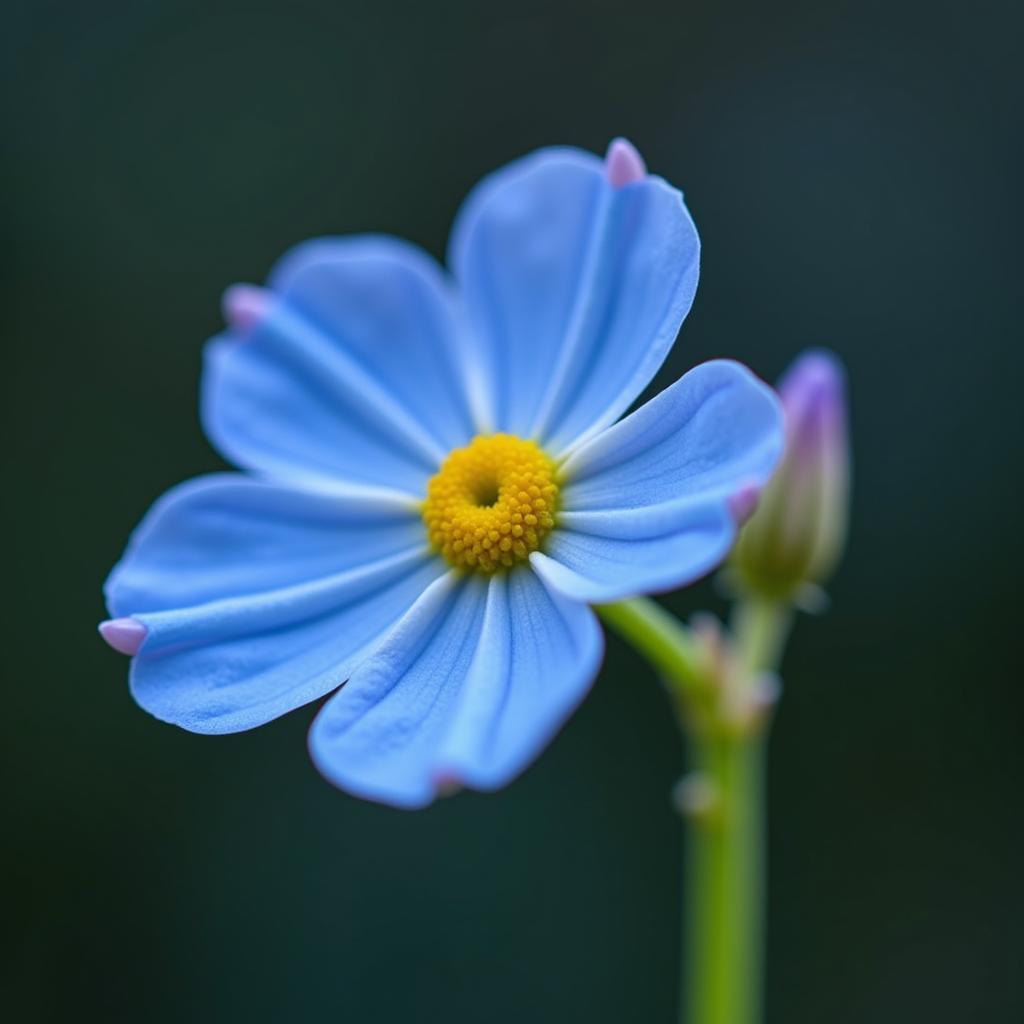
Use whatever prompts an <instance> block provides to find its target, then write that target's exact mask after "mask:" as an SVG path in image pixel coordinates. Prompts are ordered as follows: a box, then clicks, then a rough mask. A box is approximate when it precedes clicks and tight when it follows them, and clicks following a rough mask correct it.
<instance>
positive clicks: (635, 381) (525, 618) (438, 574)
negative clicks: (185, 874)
mask: <svg viewBox="0 0 1024 1024" xmlns="http://www.w3.org/2000/svg"><path fill="white" fill-rule="evenodd" d="M698 252H699V245H698V240H697V234H696V231H695V230H694V227H693V223H692V221H691V220H690V217H689V215H688V213H687V211H686V208H685V207H684V205H683V202H682V197H681V195H680V193H679V192H677V191H676V190H675V189H673V188H672V187H670V186H669V185H668V184H666V183H665V182H664V181H663V180H661V179H660V178H657V177H653V176H649V175H647V173H646V170H645V168H644V165H643V162H642V161H641V160H640V158H639V156H638V155H637V154H636V151H635V150H634V149H633V148H632V147H630V146H629V145H628V144H627V143H625V142H623V141H621V140H618V141H617V142H616V143H615V144H613V146H612V148H611V150H610V153H609V157H608V159H607V161H602V160H600V159H598V158H596V157H594V156H592V155H590V154H588V153H584V152H581V151H579V150H574V149H549V150H543V151H540V152H538V153H536V154H533V155H532V156H529V157H526V158H525V159H522V160H520V161H517V162H516V163H513V164H511V165H510V166H508V167H506V168H504V169H503V170H501V171H498V172H497V173H495V174H493V175H492V176H490V177H489V178H487V179H485V181H484V182H483V183H482V184H480V185H479V186H478V187H477V188H476V189H475V190H474V191H473V193H472V194H471V195H470V197H469V199H468V200H467V202H466V204H465V205H464V207H463V208H462V210H461V212H460V213H459V216H458V219H457V221H456V224H455V228H454V231H453V234H452V240H451V248H450V253H449V266H450V268H451V276H449V275H448V274H446V273H445V272H444V271H443V270H441V269H440V268H439V267H438V266H437V265H436V264H435V263H434V262H433V261H432V260H431V259H430V258H429V257H427V256H426V255H425V254H423V253H422V252H420V251H419V250H417V249H415V248H413V247H412V246H410V245H407V244H405V243H403V242H399V241H396V240H394V239H389V238H383V237H359V238H348V239H324V240H319V241H314V242H308V243H306V244H305V245H301V246H299V247H298V248H297V249H295V250H293V251H292V252H290V253H289V254H288V255H286V256H285V257H284V259H283V260H281V262H280V263H279V264H278V265H277V267H276V268H275V269H274V271H273V272H272V274H271V275H270V279H269V282H268V285H267V287H266V288H265V289H258V288H253V287H250V286H236V287H235V288H233V289H231V290H230V291H229V293H228V295H227V296H226V298H225V309H226V313H227V316H228V321H229V327H228V330H227V331H226V332H225V333H224V334H223V335H221V336H220V337H218V338H216V339H214V340H213V341H212V342H211V343H210V345H209V347H208V350H207V357H206V365H205V371H204V377H203V389H202V417H203V423H204V426H205V429H206V432H207V433H208V435H209V436H210V438H211V439H212V441H213V442H214V444H215V445H216V446H217V447H218V448H219V449H220V450H221V452H223V453H224V455H225V456H227V457H228V458H229V459H231V460H232V461H233V462H235V463H236V464H237V465H239V466H241V467H242V468H243V469H245V470H248V471H249V472H250V473H251V474H252V475H247V474H218V475H214V476H210V477H204V478H200V479H198V480H193V481H191V482H189V483H186V484H183V485H182V486H180V487H178V488H176V489H174V490H172V491H171V492H170V493H169V494H167V495H165V496H164V497H163V498H162V499H160V501H158V502H157V504H156V505H155V506H154V508H153V509H152V510H151V511H150V512H149V514H148V515H147V516H146V517H145V519H144V521H143V523H142V524H141V526H140V527H139V528H138V529H137V530H136V532H135V534H134V536H133V537H132V540H131V542H130V544H129V546H128V550H127V551H126V553H125V555H124V557H123V558H122V560H121V562H120V563H119V564H118V566H117V567H116V568H115V569H114V571H113V573H112V574H111V576H110V579H109V580H108V582H107V588H106V593H107V601H108V605H109V607H110V611H111V614H112V615H113V616H116V617H117V618H116V619H115V620H114V621H113V622H111V623H106V624H104V626H103V627H102V629H103V631H104V635H105V636H106V637H107V638H108V640H109V641H110V642H111V644H112V646H115V647H117V648H118V649H119V650H122V651H125V652H126V653H131V654H133V655H134V656H133V659H132V666H131V673H130V680H131V688H132V692H133V694H134V696H135V698H136V700H137V701H138V702H139V703H140V704H141V705H142V706H143V707H144V708H146V709H147V710H149V711H150V712H152V713H153V714H154V715H156V716H157V717H158V718H161V719H164V720H166V721H169V722H173V723H175V724H177V725H180V726H182V727H184V728H186V729H190V730H193V731H196V732H205V733H225V732H233V731H237V730H240V729H247V728H251V727H253V726H256V725H260V724H261V723H263V722H266V721H269V720H270V719H272V718H275V717H277V716H279V715H281V714H284V713H285V712H287V711H290V710H292V709H294V708H297V707H299V706H300V705H302V704H305V703H308V702H309V701H313V700H316V699H317V698H319V697H322V696H324V695H325V694H328V693H331V692H332V691H334V693H333V696H331V698H330V699H329V700H328V701H327V703H326V704H325V705H324V706H323V708H322V709H321V710H320V712H319V713H318V715H317V717H316V719H315V721H314V724H313V727H312V730H311V733H310V749H311V752H312V756H313V759H314V761H315V762H316V764H317V766H318V767H319V768H320V770H321V771H322V772H323V773H324V774H325V775H326V776H327V777H328V778H329V779H331V780H332V781H333V782H335V783H336V784H338V785H339V786H342V787H344V788H345V789H347V790H349V791H351V792H353V793H357V794H359V795H362V796H366V797H370V798H373V799H377V800H382V801H385V802H389V803H393V804H397V805H400V806H419V805H423V804H425V803H428V802H430V801H431V800H432V799H433V798H434V796H435V795H436V794H437V793H438V792H440V791H443V790H445V789H447V788H448V787H449V786H450V785H452V784H453V783H459V784H464V785H469V786H474V787H477V788H481V789H491V788H495V787H497V786H500V785H502V784H504V783H505V782H507V781H508V780H509V779H511V778H512V777H513V776H514V775H515V774H516V773H518V772H519V771H520V770H522V768H523V767H525V765H526V764H528V763H529V761H530V760H531V759H532V758H533V757H534V756H535V755H536V754H537V753H538V751H539V750H540V749H541V748H542V747H543V745H544V744H545V743H546V742H547V741H548V739H549V738H550V737H551V736H552V735H553V733H554V732H555V730H556V729H557V728H558V727H559V725H560V724H561V722H562V721H563V720H564V719H565V717H566V716H567V715H568V714H569V712H570V711H571V710H572V709H573V708H574V707H575V706H576V704H577V703H578V702H579V701H580V699H581V698H582V697H583V695H584V694H585V693H586V691H587V689H588V687H589V686H590V683H591V681H592V679H593V677H594V675H595V674H596V672H597V669H598V666H599V662H600V658H601V653H602V637H601V632H600V628H599V626H598V624H597V621H596V618H595V616H594V614H593V612H592V611H591V610H590V608H589V607H588V606H587V604H588V602H590V603H593V602H608V601H614V600H617V599H619V598H624V597H628V596H632V595H636V594H639V593H642V592H646V591H652V590H664V589H668V588H673V587H677V586H680V585H682V584H684V583H686V582H689V581H691V580H693V579H694V578H696V577H698V576H700V575H702V574H704V573H706V572H707V571H709V570H710V569H711V568H713V567H714V566H715V565H716V564H717V563H718V562H719V561H720V560H721V559H722V558H723V557H724V556H725V554H726V552H727V551H728V550H729V548H730V547H731V545H732V543H733V540H734V537H735V532H736V519H735V515H734V512H733V507H734V505H733V498H734V496H735V494H736V493H737V492H738V491H739V490H741V489H742V488H743V487H746V486H749V485H750V484H751V482H753V483H754V484H755V485H758V486H759V485H761V484H763V483H764V482H765V481H766V480H767V479H768V477H769V475H770V473H771V471H772V469H773V467H774V465H775V462H776V459H777V457H778V454H779V452H780V450H781V420H780V413H779V409H778V405H777V402H776V400H775V398H774V395H773V394H772V392H771V391H770V389H768V388H767V387H766V386H764V385H763V384H761V382H759V381H758V380H756V379H755V378H754V377H753V375H752V374H750V373H749V372H748V371H747V370H746V369H744V368H743V367H741V366H739V365H738V364H736V363H732V362H725V361H720V362H714V363H707V364H705V365H703V366H700V367H698V368H697V369H695V370H693V371H691V372H690V373H688V374H687V375H686V376H685V377H683V378H682V379H681V380H679V381H678V382H677V383H675V384H674V385H672V386H671V387H670V388H668V389H667V390H665V391H663V392H662V393H661V394H660V395H658V396H657V397H656V398H654V399H653V400H652V401H651V402H649V403H648V404H647V405H645V406H643V407H641V408H640V409H638V410H637V411H636V412H634V413H632V414H631V415H629V416H627V417H626V418H625V419H622V420H621V421H619V422H616V420H618V419H619V417H620V416H621V415H622V414H623V413H624V412H625V410H626V409H627V408H628V407H629V405H630V404H631V403H632V402H633V401H634V400H635V399H636V397H637V396H638V395H639V394H640V392H641V391H642V390H643V388H644V387H645V386H646V385H647V384H648V383H649V381H650V380H651V378H652V376H653V375H654V373H655V371H656V370H657V369H658V367H659V366H660V365H661V363H662V361H663V360H664V358H665V356H666V355H667V354H668V351H669V349H670V348H671V346H672V344H673V342H674V340H675V336H676V334H677V332H678V330H679V326H680V324H681V322H682V320H683V318H684V317H685V315H686V313H687V311H688V310H689V308H690V304H691V302H692V300H693V295H694V290H695V288H696V284H697V270H698Z"/></svg>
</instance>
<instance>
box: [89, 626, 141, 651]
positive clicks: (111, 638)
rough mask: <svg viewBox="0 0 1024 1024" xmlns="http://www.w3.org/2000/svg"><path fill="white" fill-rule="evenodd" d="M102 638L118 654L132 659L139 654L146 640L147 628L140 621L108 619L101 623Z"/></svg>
mask: <svg viewBox="0 0 1024 1024" xmlns="http://www.w3.org/2000/svg"><path fill="white" fill-rule="evenodd" d="M100 636H101V637H103V639H104V640H106V642H107V643H108V644H109V645H110V646H111V647H113V648H114V650H115V651H117V652H118V654H127V655H128V656H129V657H131V656H132V655H135V654H138V653H139V648H140V647H141V646H142V641H143V640H145V639H146V627H145V626H144V625H143V624H142V623H141V622H139V621H138V619H107V621H106V622H101V623H100Z"/></svg>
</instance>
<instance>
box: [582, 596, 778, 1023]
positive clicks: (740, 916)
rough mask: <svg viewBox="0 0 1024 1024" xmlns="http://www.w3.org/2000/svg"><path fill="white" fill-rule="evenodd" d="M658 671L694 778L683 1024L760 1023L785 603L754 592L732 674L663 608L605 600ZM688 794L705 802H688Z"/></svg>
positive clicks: (614, 621) (739, 620)
mask: <svg viewBox="0 0 1024 1024" xmlns="http://www.w3.org/2000/svg"><path fill="white" fill-rule="evenodd" d="M598 612H599V614H600V615H601V618H602V619H603V620H604V621H605V623H607V624H608V625H609V626H610V627H612V628H613V629H615V630H616V631H617V632H618V633H619V634H621V635H622V636H623V638H624V639H626V640H628V641H629V642H630V643H631V644H632V645H633V646H634V647H636V648H637V650H638V651H639V652H640V653H641V654H643V655H644V657H646V658H647V660H648V661H649V662H650V663H651V664H652V665H653V666H654V668H655V669H657V670H658V671H659V672H660V673H661V674H662V675H663V677H665V679H666V681H667V682H668V684H669V687H670V692H672V693H673V695H674V696H675V697H676V699H677V709H678V711H679V720H680V723H681V726H682V728H683V730H684V732H685V733H686V735H687V736H688V738H689V746H690V757H691V761H692V764H693V774H692V775H691V776H690V780H691V781H692V782H693V783H696V785H691V786H687V787H684V791H683V792H684V797H683V800H682V803H683V808H684V810H685V811H686V813H687V815H688V818H689V824H690V827H689V829H688V834H687V858H686V863H687V869H686V879H685V887H684V890H685V896H684V898H685V902H684V906H683V917H684V922H685V939H684V941H685V947H686V952H685V963H684V980H683V999H682V1004H683V1020H684V1021H685V1022H686V1024H756V1022H757V1021H758V1020H759V1019H760V1017H761V989H762V973H763V970H762V964H763V944H764V934H763V933H764V828H765V808H764V803H765V801H764V755H765V738H766V724H767V716H766V715H765V714H764V713H763V703H764V697H763V689H760V692H759V688H760V687H761V686H762V683H763V677H764V674H765V673H770V672H773V671H774V670H775V668H776V667H777V665H778V662H779V659H780V657H781V654H782V649H783V647H784V645H785V640H786V636H787V635H788V632H789V626H790V621H791V611H790V608H789V606H788V604H787V603H786V602H779V601H770V600H765V599H763V598H758V597H744V598H742V599H741V600H740V602H739V603H738V605H737V607H736V609H735V615H734V618H733V623H732V630H733V638H732V642H731V644H730V645H729V648H728V649H729V652H730V656H731V658H732V659H733V661H732V662H731V664H730V666H729V668H728V671H725V672H722V668H723V664H724V663H722V662H719V661H716V659H715V658H714V657H713V656H710V657H709V656H708V652H707V651H703V650H702V649H701V647H700V644H699V642H698V638H697V637H696V636H695V634H694V633H692V632H691V631H690V630H689V629H688V628H687V627H686V626H684V625H683V624H682V623H680V622H679V621H678V620H677V619H675V617H674V616H672V615H670V614H669V613H668V612H666V611H665V610H664V609H663V608H662V607H661V606H660V605H658V604H656V603H655V602H654V601H651V600H650V599H647V598H638V599H635V600H631V601H625V602H621V603H620V604H616V605H605V606H603V607H601V608H598ZM687 792H689V793H690V794H691V796H692V795H693V794H699V795H700V799H699V800H698V799H689V800H688V799H687V797H686V796H685V794H686V793H687Z"/></svg>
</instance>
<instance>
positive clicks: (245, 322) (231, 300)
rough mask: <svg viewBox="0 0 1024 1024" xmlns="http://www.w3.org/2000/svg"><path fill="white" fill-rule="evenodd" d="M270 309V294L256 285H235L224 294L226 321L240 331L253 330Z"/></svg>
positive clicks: (223, 304)
mask: <svg viewBox="0 0 1024 1024" xmlns="http://www.w3.org/2000/svg"><path fill="white" fill-rule="evenodd" d="M269 307H270V292H268V291H267V289H266V288H259V287H257V286H256V285H254V284H233V285H231V287H230V288H228V289H227V291H225V292H224V298H223V299H221V308H222V309H223V311H224V319H225V320H226V321H227V322H228V324H229V325H230V326H231V327H234V328H235V329H236V330H239V331H249V330H252V328H253V327H255V326H256V325H257V324H258V323H259V322H260V321H261V320H262V319H263V318H264V317H265V316H266V315H267V309H268V308H269Z"/></svg>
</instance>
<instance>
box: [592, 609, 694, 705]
mask: <svg viewBox="0 0 1024 1024" xmlns="http://www.w3.org/2000/svg"><path fill="white" fill-rule="evenodd" d="M596 611H597V613H598V615H600V616H601V618H602V619H603V620H604V622H605V623H606V624H607V625H609V626H611V628H612V629H614V630H615V632H616V633H618V634H619V635H620V636H621V637H623V639H625V640H628V641H629V643H631V644H632V645H633V646H634V647H635V648H636V649H637V650H638V651H639V652H640V653H641V654H642V655H643V656H644V657H645V658H646V659H647V660H648V661H649V662H650V663H651V665H652V666H653V667H654V668H655V669H656V670H657V671H658V673H659V674H660V675H661V676H662V677H663V678H664V679H665V681H666V682H667V683H669V684H670V685H672V686H673V687H678V688H679V689H682V690H687V691H692V690H693V689H694V688H695V687H696V686H697V685H698V680H699V676H700V670H699V668H698V657H697V651H696V647H695V645H694V642H693V638H692V637H691V635H690V631H689V630H688V629H687V628H686V626H684V625H683V624H682V623H681V622H680V621H679V620H678V619H677V618H676V617H675V616H674V615H673V614H672V613H671V612H667V611H665V609H664V608H662V607H661V605H660V604H658V603H657V602H656V601H652V600H651V599H650V598H649V597H634V598H631V599H630V600H628V601H619V602H618V604H605V605H599V606H598V607H597V609H596Z"/></svg>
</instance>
